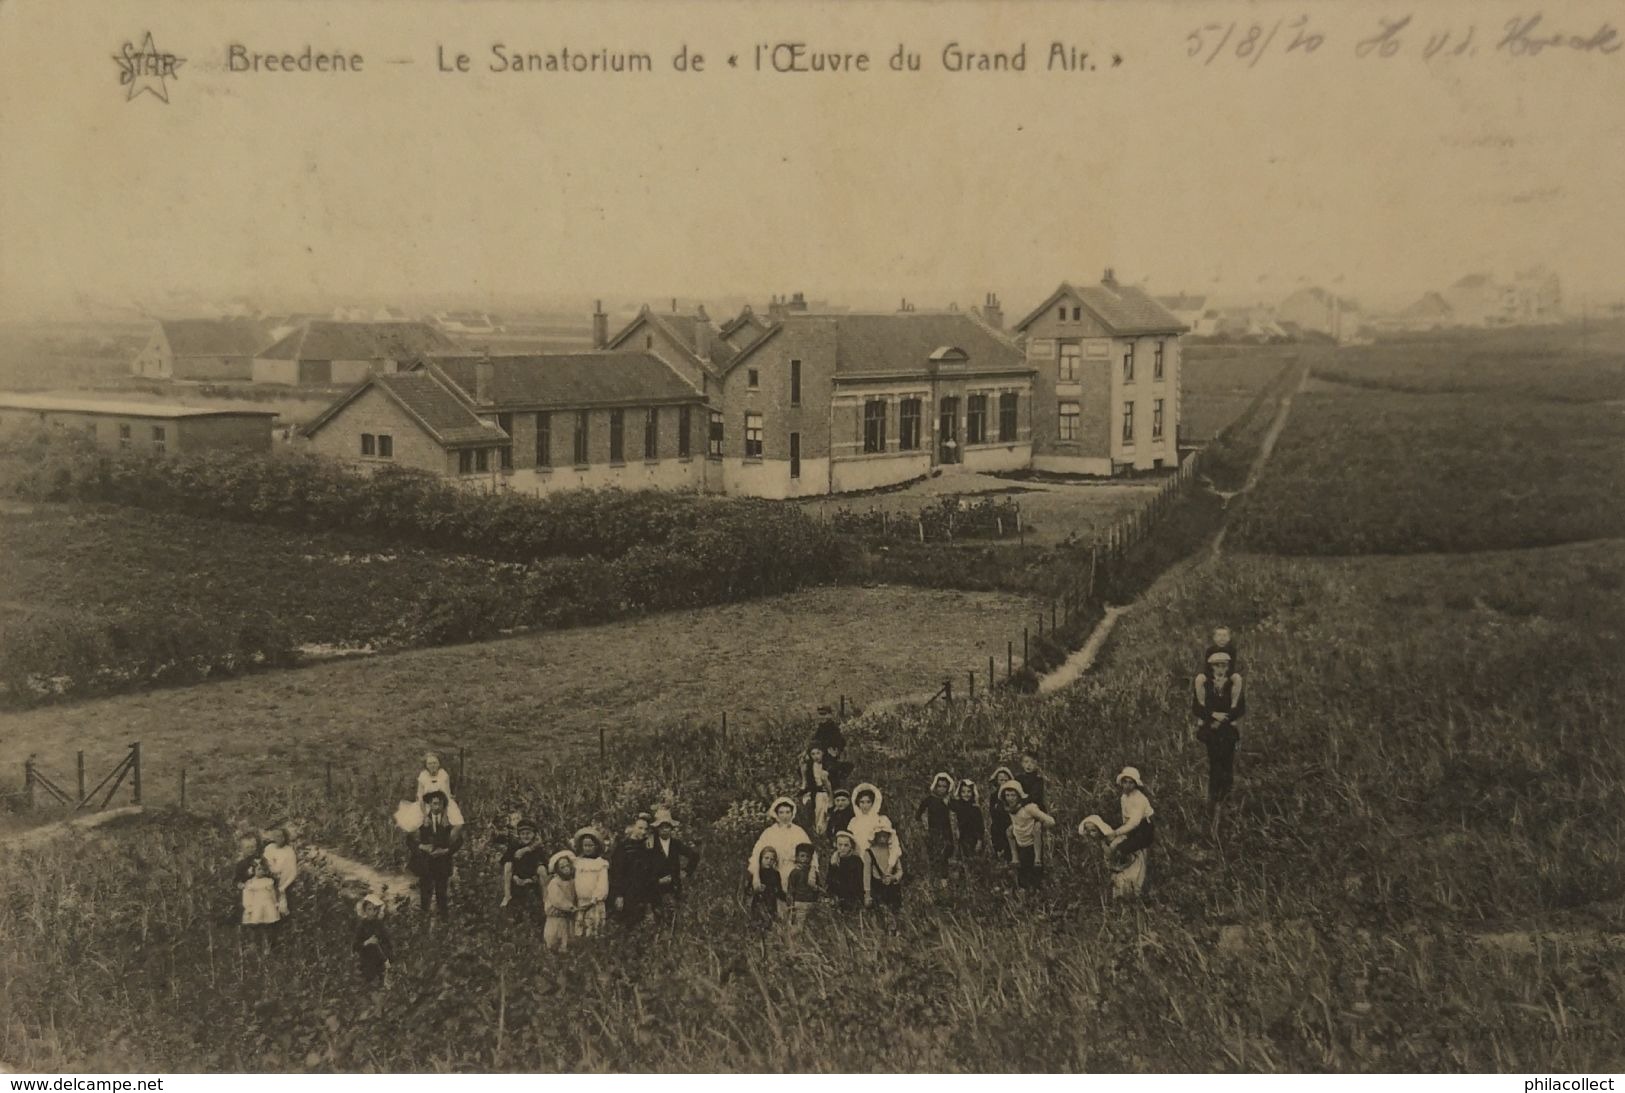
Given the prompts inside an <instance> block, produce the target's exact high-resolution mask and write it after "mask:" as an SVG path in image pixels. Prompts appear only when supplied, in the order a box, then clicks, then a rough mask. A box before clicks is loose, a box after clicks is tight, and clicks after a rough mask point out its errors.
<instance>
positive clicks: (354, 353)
mask: <svg viewBox="0 0 1625 1093" xmlns="http://www.w3.org/2000/svg"><path fill="white" fill-rule="evenodd" d="M456 351H457V345H456V343H455V342H453V341H452V340H451V339H450V338H448V337H446V336H445V335H444V334H442V333H441V332H440V331H438V330H436V329H435V328H434V327H432V326H430V325H428V324H427V323H342V322H336V321H332V320H321V319H318V320H312V321H307V322H304V323H302V324H300V325H299V326H298V327H297V328H295V329H294V330H293V331H291V332H290V333H288V334H287V335H286V336H285V337H283V338H282V339H281V340H280V341H278V342H277V343H276V344H275V345H272V346H271V347H269V348H268V349H265V350H264V351H262V352H261V353H260V354H259V356H258V357H256V358H255V360H254V366H253V379H254V382H255V383H283V384H288V385H290V386H301V387H322V386H331V385H334V384H347V383H355V382H357V381H359V380H360V379H361V378H362V377H363V376H367V375H370V374H372V373H375V372H395V371H399V370H400V368H401V366H402V365H403V364H406V363H409V362H411V361H413V360H416V359H417V358H419V357H422V356H424V355H427V354H433V353H448V352H456Z"/></svg>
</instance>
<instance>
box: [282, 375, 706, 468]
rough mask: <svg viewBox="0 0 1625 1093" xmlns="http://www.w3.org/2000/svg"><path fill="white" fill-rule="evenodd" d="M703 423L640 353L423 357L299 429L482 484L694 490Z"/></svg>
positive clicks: (316, 439) (362, 453)
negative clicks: (406, 369)
mask: <svg viewBox="0 0 1625 1093" xmlns="http://www.w3.org/2000/svg"><path fill="white" fill-rule="evenodd" d="M705 420H706V413H705V406H704V402H703V399H702V398H701V397H700V394H699V392H698V391H696V390H695V389H694V388H693V387H692V386H690V385H689V384H687V383H685V382H684V381H683V379H682V378H681V377H680V376H678V375H677V373H675V372H674V371H673V370H672V369H671V368H670V367H668V366H667V365H666V364H665V363H664V362H662V361H660V360H659V359H657V358H655V357H653V356H650V355H649V354H646V353H579V354H559V355H540V356H513V357H482V358H475V357H432V358H426V359H424V360H422V361H420V362H417V363H415V364H414V365H412V366H411V368H410V370H408V371H403V372H398V373H388V372H384V373H378V374H374V375H369V376H367V377H366V378H365V379H363V380H362V381H361V382H360V383H358V384H357V385H356V386H355V387H353V388H352V389H351V390H349V391H348V392H346V393H345V394H344V395H343V396H342V397H340V398H339V399H338V400H337V401H335V402H334V403H333V404H332V405H331V406H329V407H328V408H327V409H326V410H324V411H323V412H322V413H321V414H320V415H319V416H317V417H316V418H315V420H313V421H311V422H310V424H309V425H307V426H306V427H305V429H304V435H305V437H306V439H307V440H308V441H309V444H310V447H311V449H312V450H313V451H316V452H318V453H321V454H324V455H328V456H332V457H334V458H338V459H342V460H345V461H347V462H351V463H354V464H358V465H361V466H371V467H377V466H384V465H389V464H394V465H398V466H406V467H413V468H416V469H418V470H424V471H429V472H432V473H434V474H438V475H444V476H446V477H449V478H455V479H457V480H459V481H462V482H465V483H468V484H471V485H475V486H479V487H482V488H490V489H517V490H522V491H524V492H527V493H549V492H552V491H555V490H561V489H571V488H579V487H584V486H619V487H624V488H627V489H637V488H657V489H674V490H683V489H692V490H699V489H702V488H703V487H704V459H703V449H702V448H701V445H702V444H703V433H702V430H703V428H704V422H705Z"/></svg>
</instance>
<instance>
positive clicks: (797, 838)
mask: <svg viewBox="0 0 1625 1093" xmlns="http://www.w3.org/2000/svg"><path fill="white" fill-rule="evenodd" d="M768 814H769V815H770V816H772V817H773V823H772V824H771V825H770V826H769V827H768V828H767V830H765V831H763V832H762V834H761V837H760V838H758V839H757V840H756V845H755V846H753V847H751V850H750V861H749V862H747V863H746V866H745V868H746V869H748V870H749V871H750V880H751V887H752V889H753V890H755V891H758V892H760V891H761V890H762V877H761V860H762V851H763V850H768V849H771V850H772V851H773V852H774V854H775V855H777V857H778V871H779V881H780V882H781V884H782V886H783V888H784V890H785V891H787V892H788V891H789V890H790V874H791V873H792V872H794V871H795V868H796V847H798V846H800V845H801V844H802V843H810V842H812V840H811V839H809V838H808V837H807V832H806V831H804V830H802V827H801V825H800V824H798V823H796V803H795V802H794V801H792V800H791V799H790V798H788V797H779V798H776V799H775V800H774V801H773V804H772V806H771V807H770V808H769V809H768Z"/></svg>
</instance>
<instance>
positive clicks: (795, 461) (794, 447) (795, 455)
mask: <svg viewBox="0 0 1625 1093" xmlns="http://www.w3.org/2000/svg"><path fill="white" fill-rule="evenodd" d="M790 477H791V478H800V477H801V434H800V433H791V434H790Z"/></svg>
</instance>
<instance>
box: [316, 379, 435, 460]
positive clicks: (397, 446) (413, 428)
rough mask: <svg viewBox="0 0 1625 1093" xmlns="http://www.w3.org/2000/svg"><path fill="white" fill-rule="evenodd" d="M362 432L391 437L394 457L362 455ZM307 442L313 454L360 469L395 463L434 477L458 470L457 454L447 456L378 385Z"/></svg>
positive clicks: (358, 397)
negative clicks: (434, 475) (355, 465)
mask: <svg viewBox="0 0 1625 1093" xmlns="http://www.w3.org/2000/svg"><path fill="white" fill-rule="evenodd" d="M362 433H371V434H373V435H374V436H377V435H380V434H385V435H388V436H389V437H390V438H391V440H392V442H393V445H394V458H392V459H379V458H377V457H371V458H369V457H366V456H363V455H362V454H361V434H362ZM306 443H307V445H308V448H309V450H310V451H313V452H316V453H318V454H321V455H325V456H328V457H330V458H333V459H342V460H344V461H345V462H347V463H354V464H357V465H360V466H386V465H389V464H391V463H393V464H397V465H399V466H403V467H413V468H415V469H417V470H422V471H431V472H433V473H434V474H447V473H451V472H454V471H455V470H456V469H457V457H456V453H448V452H447V451H446V450H445V449H444V448H442V447H441V446H440V445H439V443H437V442H436V441H435V440H434V438H433V437H431V436H429V434H428V433H426V432H424V431H423V428H422V426H420V425H419V424H418V423H417V422H416V421H414V420H413V419H412V418H411V417H410V416H409V415H408V414H407V413H406V411H405V410H402V409H401V408H400V406H399V405H397V404H396V402H395V400H394V399H392V398H390V397H389V396H388V395H386V394H384V393H383V392H382V391H380V390H379V389H378V388H377V387H376V386H374V387H369V388H368V389H367V390H365V391H363V392H362V393H361V394H360V395H358V396H357V397H356V398H355V400H354V401H353V402H351V403H350V404H349V405H347V406H345V407H344V409H342V410H340V411H339V412H338V413H337V414H336V415H335V416H334V417H333V418H332V419H331V420H330V421H328V422H327V423H326V424H325V425H323V426H322V427H321V428H320V429H318V430H316V435H315V436H312V437H309V438H307V442H306ZM448 456H449V459H448Z"/></svg>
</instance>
